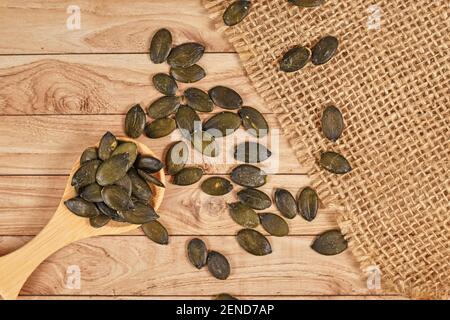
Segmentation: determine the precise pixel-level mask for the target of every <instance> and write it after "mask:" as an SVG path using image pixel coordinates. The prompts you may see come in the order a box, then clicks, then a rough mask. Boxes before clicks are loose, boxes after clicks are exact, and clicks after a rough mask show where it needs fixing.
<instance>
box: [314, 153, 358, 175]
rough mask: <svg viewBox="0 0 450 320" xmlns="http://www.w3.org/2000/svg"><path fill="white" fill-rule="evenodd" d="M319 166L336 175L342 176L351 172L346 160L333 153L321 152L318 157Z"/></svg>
mask: <svg viewBox="0 0 450 320" xmlns="http://www.w3.org/2000/svg"><path fill="white" fill-rule="evenodd" d="M319 164H320V166H321V167H322V168H324V169H326V170H328V171H330V172H332V173H336V174H344V173H347V172H350V171H352V167H351V166H350V163H349V162H348V161H347V159H345V158H344V157H343V156H342V155H340V154H339V153H336V152H333V151H327V152H323V153H322V154H321V155H320V161H319Z"/></svg>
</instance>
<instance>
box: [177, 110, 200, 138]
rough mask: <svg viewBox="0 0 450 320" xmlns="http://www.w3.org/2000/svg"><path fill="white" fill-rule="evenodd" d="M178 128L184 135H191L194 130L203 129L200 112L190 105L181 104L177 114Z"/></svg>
mask: <svg viewBox="0 0 450 320" xmlns="http://www.w3.org/2000/svg"><path fill="white" fill-rule="evenodd" d="M175 121H176V122H177V126H178V129H179V130H180V131H181V134H182V135H183V136H184V137H188V138H189V137H190V136H191V134H193V133H194V131H201V130H202V124H201V121H200V117H199V116H198V114H197V113H196V112H195V111H194V109H192V108H191V107H188V106H180V107H179V108H178V110H177V113H176V114H175Z"/></svg>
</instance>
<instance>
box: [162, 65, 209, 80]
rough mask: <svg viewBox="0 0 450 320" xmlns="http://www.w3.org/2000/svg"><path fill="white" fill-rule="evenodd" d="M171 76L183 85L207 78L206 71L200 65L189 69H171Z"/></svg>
mask: <svg viewBox="0 0 450 320" xmlns="http://www.w3.org/2000/svg"><path fill="white" fill-rule="evenodd" d="M170 75H171V76H172V77H174V78H175V80H177V81H179V82H183V83H194V82H197V81H200V80H202V79H203V78H204V77H206V72H205V70H204V69H203V68H202V67H200V66H199V65H198V64H194V65H193V66H190V67H188V68H173V67H172V68H170Z"/></svg>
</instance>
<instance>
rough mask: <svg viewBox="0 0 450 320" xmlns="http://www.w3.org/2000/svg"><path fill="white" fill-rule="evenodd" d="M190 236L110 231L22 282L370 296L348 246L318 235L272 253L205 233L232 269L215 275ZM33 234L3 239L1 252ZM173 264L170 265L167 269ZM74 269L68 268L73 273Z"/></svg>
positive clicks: (170, 291) (42, 287) (89, 289)
mask: <svg viewBox="0 0 450 320" xmlns="http://www.w3.org/2000/svg"><path fill="white" fill-rule="evenodd" d="M190 238H191V237H184V236H178V237H177V236H175V237H171V239H170V244H169V245H168V246H160V245H157V244H154V243H152V242H151V241H150V240H148V239H146V238H145V237H136V236H130V237H126V236H124V237H114V236H112V237H111V236H105V237H97V238H92V239H88V240H85V241H81V242H78V243H75V244H72V245H70V246H68V247H66V248H64V249H62V250H60V251H59V252H57V253H55V254H54V255H53V256H51V257H50V258H48V259H47V260H46V261H45V262H44V263H43V264H42V265H41V266H40V267H38V269H37V270H36V272H34V273H33V275H32V276H31V277H30V279H29V280H28V281H27V283H26V284H25V286H24V288H23V290H22V292H21V293H22V294H25V295H139V296H140V295H181V296H189V295H208V296H212V295H214V294H217V293H218V292H230V293H233V294H239V295H268V296H271V295H274V296H276V295H368V294H372V293H374V292H369V290H368V289H367V288H366V283H365V281H364V280H363V279H362V278H361V275H360V272H359V270H358V266H357V263H356V262H355V261H354V258H353V257H352V255H351V253H350V251H345V252H343V253H341V254H339V255H337V256H322V255H320V254H318V253H316V252H314V251H313V250H312V249H311V248H310V245H311V241H312V240H313V237H308V236H304V237H285V238H273V237H270V238H269V240H270V242H271V243H272V248H273V253H272V254H270V255H268V256H264V257H256V256H252V255H250V254H246V253H245V252H244V251H243V249H241V248H240V247H239V245H238V244H237V242H236V241H235V239H234V237H230V236H225V237H223V236H222V237H221V236H209V237H203V239H204V240H205V242H206V243H207V246H208V247H209V248H210V249H213V250H218V251H220V252H222V253H223V254H224V255H226V256H227V258H228V260H229V262H230V265H231V266H232V272H231V275H230V277H229V278H228V279H227V280H226V281H223V280H217V279H215V278H213V277H212V276H211V275H209V273H208V271H207V270H206V269H205V268H203V269H202V270H197V269H195V268H194V267H192V266H191V265H190V264H189V262H188V260H187V259H186V257H185V254H186V253H185V247H186V243H187V242H188V241H189V239H190ZM28 240H29V237H0V255H2V254H6V253H7V252H11V251H12V250H14V249H16V248H18V247H20V246H21V245H23V243H25V242H26V241H28ZM73 265H76V266H79V268H80V274H81V288H80V289H69V288H67V286H66V283H67V281H68V279H67V277H68V274H67V270H68V269H67V268H68V267H69V266H73ZM168 266H170V267H168ZM69 275H70V273H69Z"/></svg>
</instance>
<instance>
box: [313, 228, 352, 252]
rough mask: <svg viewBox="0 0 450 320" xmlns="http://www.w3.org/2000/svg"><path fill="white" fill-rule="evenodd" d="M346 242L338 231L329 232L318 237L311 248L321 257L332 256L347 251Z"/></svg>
mask: <svg viewBox="0 0 450 320" xmlns="http://www.w3.org/2000/svg"><path fill="white" fill-rule="evenodd" d="M347 246H348V244H347V240H345V238H344V236H343V235H342V233H341V232H340V231H339V230H329V231H326V232H324V233H322V234H321V235H319V236H318V237H317V238H316V239H315V240H314V242H313V244H312V245H311V248H312V249H313V250H314V251H316V252H318V253H320V254H323V255H326V256H333V255H336V254H339V253H341V252H343V251H345V249H347Z"/></svg>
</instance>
